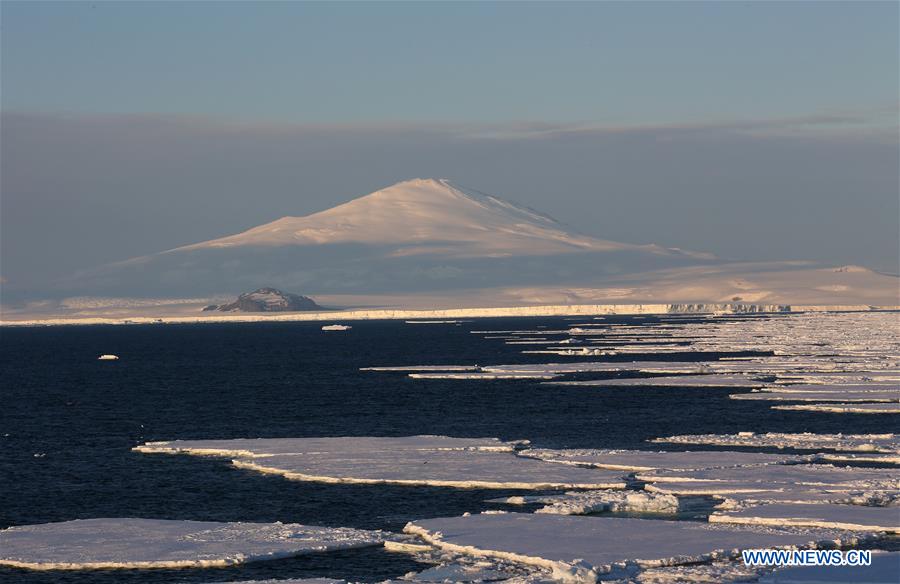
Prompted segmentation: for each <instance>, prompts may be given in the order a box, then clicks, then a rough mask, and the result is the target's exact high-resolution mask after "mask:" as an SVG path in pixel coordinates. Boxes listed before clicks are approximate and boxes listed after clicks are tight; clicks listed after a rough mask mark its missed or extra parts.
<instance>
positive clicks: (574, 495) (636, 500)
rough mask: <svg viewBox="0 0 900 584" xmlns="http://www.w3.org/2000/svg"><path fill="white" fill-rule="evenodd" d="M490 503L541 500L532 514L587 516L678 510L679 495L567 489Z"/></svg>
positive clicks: (671, 512) (536, 501) (507, 498)
mask: <svg viewBox="0 0 900 584" xmlns="http://www.w3.org/2000/svg"><path fill="white" fill-rule="evenodd" d="M488 502H489V503H505V504H507V505H525V504H527V503H543V504H544V505H545V507H542V508H540V509H538V510H536V511H535V513H555V514H557V515H587V514H589V513H600V512H603V511H611V512H620V511H622V512H630V513H661V514H674V513H678V509H679V504H678V497H675V496H673V495H666V494H663V493H649V492H646V491H609V490H606V491H570V492H568V493H564V494H562V495H534V496H530V495H526V496H515V497H506V498H502V499H491V500H489V501H488Z"/></svg>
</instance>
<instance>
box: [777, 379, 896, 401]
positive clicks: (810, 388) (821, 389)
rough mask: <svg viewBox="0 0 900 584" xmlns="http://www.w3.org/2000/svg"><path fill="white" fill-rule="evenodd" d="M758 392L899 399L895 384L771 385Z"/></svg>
mask: <svg viewBox="0 0 900 584" xmlns="http://www.w3.org/2000/svg"><path fill="white" fill-rule="evenodd" d="M760 391H770V392H773V393H801V394H803V393H868V392H874V393H884V392H890V391H893V392H894V397H895V399H900V386H898V385H897V384H896V383H893V382H890V383H874V382H872V383H792V384H789V385H788V384H784V383H782V384H780V385H771V386H766V387H764V388H762V389H761V390H760Z"/></svg>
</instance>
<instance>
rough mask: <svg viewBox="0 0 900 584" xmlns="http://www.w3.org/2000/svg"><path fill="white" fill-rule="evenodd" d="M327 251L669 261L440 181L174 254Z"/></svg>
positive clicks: (400, 186) (414, 183) (419, 182)
mask: <svg viewBox="0 0 900 584" xmlns="http://www.w3.org/2000/svg"><path fill="white" fill-rule="evenodd" d="M329 244H363V245H367V246H373V247H386V248H393V250H394V251H392V252H391V255H393V256H409V255H420V254H435V253H437V254H441V255H443V256H445V257H456V258H464V257H469V258H475V257H506V256H535V255H537V256H541V255H554V254H560V253H571V252H583V251H614V250H629V249H630V250H641V251H644V252H649V253H652V254H667V253H668V251H667V250H664V249H663V248H658V247H656V246H637V245H631V244H624V243H616V242H612V241H606V240H602V239H597V238H594V237H590V236H586V235H582V234H579V233H576V232H574V231H571V230H568V229H566V228H565V227H564V226H563V225H561V224H560V223H559V222H557V221H556V220H555V219H553V218H552V217H549V216H547V215H544V214H542V213H539V212H538V211H535V210H534V209H530V208H529V207H526V206H523V205H519V204H517V203H513V202H510V201H507V200H504V199H501V198H499V197H495V196H493V195H489V194H486V193H482V192H480V191H476V190H474V189H470V188H466V187H462V186H459V185H457V184H454V183H452V182H451V181H449V180H447V179H443V178H441V179H438V178H415V179H409V180H404V181H401V182H398V183H396V184H393V185H391V186H389V187H385V188H383V189H380V190H378V191H375V192H374V193H371V194H369V195H366V196H363V197H359V198H357V199H353V200H351V201H348V202H346V203H344V204H342V205H338V206H336V207H333V208H331V209H327V210H325V211H321V212H319V213H314V214H312V215H307V216H304V217H282V218H281V219H278V220H276V221H273V222H271V223H266V224H264V225H260V226H259V227H254V228H253V229H250V230H248V231H245V232H243V233H238V234H236V235H231V236H228V237H223V238H221V239H215V240H211V241H206V242H203V243H198V244H194V245H190V246H187V247H182V248H178V250H177V251H185V250H196V249H215V248H231V247H242V246H253V247H283V246H319V245H329ZM173 251H176V250H173Z"/></svg>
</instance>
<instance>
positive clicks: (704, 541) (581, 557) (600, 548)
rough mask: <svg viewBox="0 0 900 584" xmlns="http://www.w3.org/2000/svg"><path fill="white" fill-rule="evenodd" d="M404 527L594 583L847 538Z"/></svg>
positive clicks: (502, 525)
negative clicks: (634, 570) (619, 574)
mask: <svg viewBox="0 0 900 584" xmlns="http://www.w3.org/2000/svg"><path fill="white" fill-rule="evenodd" d="M404 531H405V532H406V533H409V534H413V535H418V536H419V537H421V538H423V539H424V540H426V541H427V542H429V543H431V544H432V545H435V546H437V547H438V548H441V549H444V550H448V551H451V552H455V553H460V554H467V555H474V556H488V557H496V558H502V559H507V560H512V561H517V562H520V563H524V564H531V565H534V566H537V567H540V568H544V569H549V570H552V572H553V576H554V579H555V580H557V581H563V582H594V581H596V580H597V578H598V577H599V576H600V575H601V574H607V573H610V572H613V571H618V570H623V571H624V570H625V569H627V568H628V566H641V567H653V566H665V565H679V564H691V563H695V562H702V561H709V560H711V559H715V558H724V557H732V556H734V555H736V554H737V553H738V550H739V549H746V548H775V547H795V546H817V545H823V546H833V545H835V542H842V543H851V542H854V541H855V538H853V537H852V536H847V535H841V534H840V532H837V531H832V530H815V529H813V530H806V531H803V532H798V531H789V530H785V529H775V528H765V529H759V528H749V527H738V526H727V527H726V526H719V525H710V524H705V523H696V522H688V521H660V520H646V519H625V518H609V517H584V516H576V515H554V514H539V515H536V514H524V513H502V514H493V513H492V514H480V515H467V516H462V517H442V518H437V519H424V520H418V521H414V522H411V523H408V524H407V525H406V527H405V528H404Z"/></svg>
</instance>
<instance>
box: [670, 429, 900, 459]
mask: <svg viewBox="0 0 900 584" xmlns="http://www.w3.org/2000/svg"><path fill="white" fill-rule="evenodd" d="M652 442H664V443H672V444H710V445H715V446H753V447H773V448H796V449H798V450H838V451H844V452H883V453H888V454H900V435H897V434H812V433H808V432H805V433H801V434H790V433H789V434H784V433H778V432H771V433H767V434H756V433H754V432H739V433H737V434H684V435H681V436H669V437H666V438H655V439H653V440H652Z"/></svg>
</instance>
